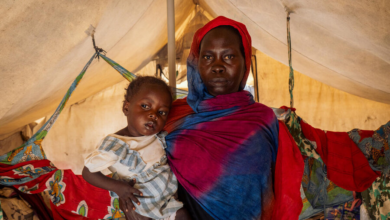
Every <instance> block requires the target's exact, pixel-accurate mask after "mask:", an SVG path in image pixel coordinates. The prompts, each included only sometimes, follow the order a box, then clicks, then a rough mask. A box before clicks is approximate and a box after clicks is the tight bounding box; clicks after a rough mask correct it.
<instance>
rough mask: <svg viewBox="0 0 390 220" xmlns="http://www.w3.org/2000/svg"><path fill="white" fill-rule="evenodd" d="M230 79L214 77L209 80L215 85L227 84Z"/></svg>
mask: <svg viewBox="0 0 390 220" xmlns="http://www.w3.org/2000/svg"><path fill="white" fill-rule="evenodd" d="M228 82H229V81H228V80H227V79H224V78H214V79H212V80H210V81H209V83H210V84H211V85H214V86H225V85H227V84H228Z"/></svg>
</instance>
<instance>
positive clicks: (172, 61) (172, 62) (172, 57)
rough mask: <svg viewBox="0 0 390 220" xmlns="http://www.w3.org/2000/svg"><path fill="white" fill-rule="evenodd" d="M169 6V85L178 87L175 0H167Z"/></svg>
mask: <svg viewBox="0 0 390 220" xmlns="http://www.w3.org/2000/svg"><path fill="white" fill-rule="evenodd" d="M167 7H168V10H167V12H168V15H167V18H168V70H169V86H170V87H171V88H176V51H175V0H167Z"/></svg>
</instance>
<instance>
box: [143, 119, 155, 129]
mask: <svg viewBox="0 0 390 220" xmlns="http://www.w3.org/2000/svg"><path fill="white" fill-rule="evenodd" d="M155 125H156V122H153V121H149V122H147V123H146V124H145V128H146V130H154V128H155Z"/></svg>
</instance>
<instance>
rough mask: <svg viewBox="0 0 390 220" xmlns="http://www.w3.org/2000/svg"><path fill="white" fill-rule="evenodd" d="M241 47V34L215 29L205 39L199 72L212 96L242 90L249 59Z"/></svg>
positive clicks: (227, 29)
mask: <svg viewBox="0 0 390 220" xmlns="http://www.w3.org/2000/svg"><path fill="white" fill-rule="evenodd" d="M240 45H241V39H240V36H239V35H238V33H236V32H235V31H234V30H231V29H229V28H227V27H217V28H214V29H212V30H211V31H209V32H208V33H207V34H206V35H205V36H204V37H203V39H202V42H201V45H200V51H199V62H198V69H199V73H200V77H201V78H202V81H203V83H204V84H205V86H206V88H207V91H208V92H209V93H210V94H211V95H213V96H217V95H225V94H229V93H233V92H237V91H238V90H239V87H240V84H241V80H242V78H243V77H244V73H245V58H244V57H243V55H242V53H241V51H240Z"/></svg>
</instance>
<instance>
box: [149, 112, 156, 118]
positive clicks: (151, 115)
mask: <svg viewBox="0 0 390 220" xmlns="http://www.w3.org/2000/svg"><path fill="white" fill-rule="evenodd" d="M149 118H152V119H154V120H157V115H156V113H154V112H151V113H149Z"/></svg>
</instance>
